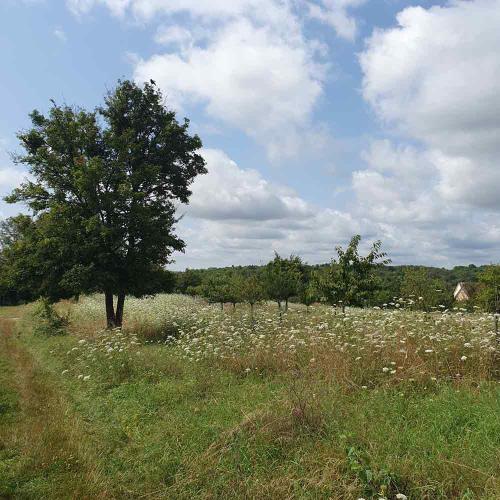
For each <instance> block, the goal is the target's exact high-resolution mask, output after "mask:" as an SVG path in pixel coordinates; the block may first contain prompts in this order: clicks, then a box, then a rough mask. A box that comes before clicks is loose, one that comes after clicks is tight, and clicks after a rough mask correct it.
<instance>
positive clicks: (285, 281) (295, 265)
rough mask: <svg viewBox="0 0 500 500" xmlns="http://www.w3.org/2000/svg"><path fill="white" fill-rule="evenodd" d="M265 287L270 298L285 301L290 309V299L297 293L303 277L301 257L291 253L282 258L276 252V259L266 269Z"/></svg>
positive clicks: (279, 301)
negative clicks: (287, 256)
mask: <svg viewBox="0 0 500 500" xmlns="http://www.w3.org/2000/svg"><path fill="white" fill-rule="evenodd" d="M263 277H264V288H265V292H266V295H267V297H268V298H269V299H271V300H274V301H276V302H277V303H278V308H279V309H281V302H285V311H287V310H288V300H289V299H290V297H293V296H295V295H297V293H298V291H299V287H300V284H301V282H302V278H303V264H302V260H301V259H300V257H297V256H295V255H290V257H289V258H288V259H286V258H282V257H280V256H279V255H278V253H276V252H275V254H274V259H273V260H272V261H271V262H269V263H268V264H267V266H266V267H265V269H264V276H263Z"/></svg>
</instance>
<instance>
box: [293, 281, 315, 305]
mask: <svg viewBox="0 0 500 500" xmlns="http://www.w3.org/2000/svg"><path fill="white" fill-rule="evenodd" d="M297 295H298V298H299V301H300V303H301V304H304V305H305V306H306V311H307V312H309V306H310V305H311V304H314V303H315V302H317V301H318V292H317V290H316V287H315V286H314V284H313V283H312V282H309V283H301V284H300V286H299V290H298V294H297Z"/></svg>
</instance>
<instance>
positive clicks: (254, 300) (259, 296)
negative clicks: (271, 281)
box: [241, 274, 265, 322]
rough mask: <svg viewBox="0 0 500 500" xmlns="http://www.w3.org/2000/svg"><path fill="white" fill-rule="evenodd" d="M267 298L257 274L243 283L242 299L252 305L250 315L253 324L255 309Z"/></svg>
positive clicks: (245, 279)
mask: <svg viewBox="0 0 500 500" xmlns="http://www.w3.org/2000/svg"><path fill="white" fill-rule="evenodd" d="M264 297H265V292H264V289H263V287H262V284H261V280H260V279H259V277H258V276H257V275H255V274H251V275H250V276H247V277H245V278H244V279H243V280H242V283H241V298H242V300H243V301H244V302H246V303H247V304H249V305H250V314H251V317H252V322H253V309H254V306H255V304H258V303H259V302H260V301H262V300H263V299H264Z"/></svg>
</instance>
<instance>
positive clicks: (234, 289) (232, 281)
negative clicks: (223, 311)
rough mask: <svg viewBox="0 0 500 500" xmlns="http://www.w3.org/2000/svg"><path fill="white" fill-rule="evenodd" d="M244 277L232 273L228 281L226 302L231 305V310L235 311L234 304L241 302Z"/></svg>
mask: <svg viewBox="0 0 500 500" xmlns="http://www.w3.org/2000/svg"><path fill="white" fill-rule="evenodd" d="M244 279H245V278H244V277H243V276H242V275H241V274H240V273H238V272H233V273H232V274H231V275H230V276H229V279H228V302H230V303H231V304H232V305H233V310H234V309H236V304H238V303H239V302H242V301H243V298H242V292H243V286H244V285H243V283H244Z"/></svg>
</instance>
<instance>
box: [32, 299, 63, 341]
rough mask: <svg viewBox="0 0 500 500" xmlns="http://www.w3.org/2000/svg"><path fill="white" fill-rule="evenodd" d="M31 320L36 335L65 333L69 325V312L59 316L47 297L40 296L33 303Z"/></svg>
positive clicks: (50, 335) (47, 335)
mask: <svg viewBox="0 0 500 500" xmlns="http://www.w3.org/2000/svg"><path fill="white" fill-rule="evenodd" d="M33 320H34V321H35V324H34V327H33V332H34V333H35V334H37V335H43V336H46V337H52V336H55V335H65V334H66V333H67V327H68V325H69V312H68V314H67V315H66V316H61V315H60V314H59V313H58V312H57V311H56V310H55V308H54V306H53V305H52V304H51V303H50V302H49V300H48V299H46V298H41V299H39V300H38V301H37V303H36V304H35V308H34V310H33Z"/></svg>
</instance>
